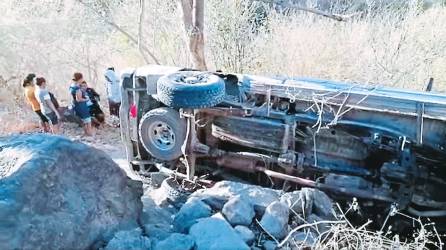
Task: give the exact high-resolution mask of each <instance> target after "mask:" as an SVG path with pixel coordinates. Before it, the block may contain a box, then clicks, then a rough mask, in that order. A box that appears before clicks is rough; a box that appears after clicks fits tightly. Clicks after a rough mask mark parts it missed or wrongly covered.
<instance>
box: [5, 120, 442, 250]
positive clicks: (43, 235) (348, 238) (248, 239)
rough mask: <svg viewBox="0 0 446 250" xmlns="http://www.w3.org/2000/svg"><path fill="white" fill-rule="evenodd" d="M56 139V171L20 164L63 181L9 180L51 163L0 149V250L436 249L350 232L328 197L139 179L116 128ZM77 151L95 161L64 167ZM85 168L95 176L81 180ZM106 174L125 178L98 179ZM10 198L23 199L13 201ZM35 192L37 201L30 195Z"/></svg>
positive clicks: (159, 177) (76, 130) (40, 176)
mask: <svg viewBox="0 0 446 250" xmlns="http://www.w3.org/2000/svg"><path fill="white" fill-rule="evenodd" d="M4 117H5V116H3V117H2V118H4ZM4 124H6V123H3V125H4ZM8 124H9V125H8V126H9V127H8V128H9V129H10V130H8V131H7V130H2V133H3V134H11V133H28V132H35V133H37V132H38V127H37V126H36V125H37V124H36V123H35V122H34V123H32V122H22V123H20V125H18V126H11V124H12V125H13V123H11V122H10V123H8ZM11 128H13V129H15V130H11ZM63 131H64V132H63V137H64V138H65V139H63V140H64V141H65V142H64V144H63V145H64V147H54V145H52V144H51V145H49V146H47V151H48V152H50V151H54V150H56V151H57V150H59V151H57V152H59V153H58V154H57V155H58V157H62V158H58V161H57V162H59V164H56V163H57V162H53V164H49V165H48V164H46V165H45V164H44V165H39V164H28V165H26V164H25V165H26V166H30V165H32V166H37V167H39V166H40V167H42V166H43V167H44V168H45V169H46V167H48V166H50V167H51V168H52V169H64V168H68V169H70V171H71V172H68V173H67V172H64V171H60V172H54V171H49V172H47V171H46V170H45V171H40V170H39V171H35V172H32V171H31V172H30V173H26V171H25V174H22V177H20V178H23V179H20V180H18V179H12V180H11V179H10V177H11V176H15V175H14V174H11V173H16V172H19V171H18V170H19V169H21V168H22V167H23V166H25V165H23V162H41V161H47V160H48V159H47V158H45V157H44V158H37V159H35V158H33V157H29V155H32V154H29V153H30V152H37V151H33V150H36V149H32V148H33V147H31V149H32V150H31V151H29V149H23V148H22V151H20V150H19V151H17V152H19V153H18V154H16V153H17V152H16V151H11V152H13V154H16V155H15V156H14V157H12V158H11V152H7V151H5V150H3V152H2V150H0V163H1V164H0V217H1V218H7V219H6V220H5V219H3V220H0V242H2V243H3V245H1V244H2V243H0V248H1V249H14V248H17V249H57V248H65V249H85V248H92V249H107V250H113V249H117V250H118V249H135V250H136V249H179V250H187V249H197V250H202V249H203V250H204V249H310V248H312V249H326V248H332V249H341V248H344V249H356V248H367V249H368V248H375V249H384V248H387V249H394V248H395V247H396V248H398V249H414V248H416V249H423V248H425V247H426V246H428V245H429V244H431V246H433V245H434V244H437V243H438V244H441V241H439V242H432V241H431V240H430V239H432V238H435V237H436V236H435V235H433V234H432V232H428V231H422V232H420V233H419V234H417V235H414V237H415V241H414V242H410V243H407V242H400V241H399V239H398V238H388V237H387V236H386V235H383V232H371V231H368V230H367V227H366V225H364V226H353V225H351V224H350V223H349V222H348V221H346V220H345V217H344V216H343V214H342V211H340V210H339V209H337V207H336V205H335V204H334V203H333V202H332V201H331V200H330V198H329V197H328V196H327V195H326V194H324V193H323V192H321V191H318V190H314V189H308V188H302V189H301V190H298V191H294V192H288V193H285V192H282V191H280V190H273V189H269V188H263V187H259V186H255V185H249V184H243V183H238V182H231V181H221V182H217V183H214V184H213V185H212V187H208V188H206V187H204V186H199V185H196V184H191V183H188V182H185V181H182V180H180V179H176V178H174V177H172V176H165V175H163V174H161V173H152V174H149V175H148V176H145V177H144V178H142V177H140V176H138V175H135V174H134V173H133V172H131V171H130V170H129V168H128V165H127V163H126V160H125V151H124V147H123V145H122V143H121V141H120V134H119V129H118V128H115V127H113V126H109V125H106V126H104V127H103V128H101V129H100V130H98V132H97V135H96V137H95V138H85V137H83V136H82V129H81V128H80V127H78V125H76V124H73V123H65V124H64V129H63ZM35 136H41V135H38V134H37V135H36V134H34V135H32V134H25V135H23V136H21V137H17V138H21V139H20V140H22V141H28V142H30V143H40V141H41V140H40V139H33V138H35ZM1 141H2V138H1V137H0V142H1ZM69 142H71V143H69ZM72 142H74V143H72ZM78 142H81V143H82V144H81V143H78ZM12 144H13V145H16V144H15V143H12ZM19 144H20V143H19ZM85 144H86V145H88V146H91V148H93V149H90V150H88V147H85ZM39 145H40V144H39ZM82 145H84V146H82ZM79 148H83V149H84V150H82V152H90V153H93V155H94V156H93V160H92V161H87V162H84V161H82V160H78V161H75V162H71V163H67V162H66V161H65V160H64V159H69V158H70V157H71V154H73V153H74V152H77V151H79ZM96 149H100V150H101V151H103V152H105V153H106V155H108V156H109V157H110V158H111V159H110V158H108V157H107V156H105V155H104V154H103V153H101V151H96ZM23 150H24V151H23ZM76 150H77V151H76ZM5 152H6V154H5ZM45 152H46V151H45ZM2 154H3V155H2ZM25 156H26V157H25ZM2 157H3V158H2ZM23 157H24V158H23ZM103 157H106V158H107V159H105V158H103ZM86 158H89V157H86ZM11 159H12V160H11ZM20 159H22V160H20ZM80 159H83V158H82V157H81V158H80ZM94 159H96V160H94ZM98 159H99V160H98ZM2 160H3V161H6V160H7V162H8V163H7V164H4V163H3V162H1V161H2ZM70 164H71V165H70ZM89 164H90V165H91V164H92V165H93V166H92V168H87V170H85V171H84V170H83V169H84V166H85V165H89ZM73 166H76V167H73ZM104 166H107V168H111V169H120V170H124V171H123V172H122V171H121V172H122V173H125V174H120V171H111V173H114V174H110V173H109V171H110V170H107V171H106V172H104V168H103V167H104ZM28 170H29V169H28ZM76 170H77V171H76ZM45 173H47V174H45ZM54 173H57V174H54ZM30 176H33V177H32V180H33V181H34V182H33V183H34V184H32V185H16V184H17V183H28V184H29V183H30V182H28V181H27V180H26V178H29V177H30ZM128 177H130V178H131V179H133V180H136V183H139V185H140V186H138V185H136V184H132V183H134V182H133V181H130V179H129V178H128ZM72 179H75V180H76V182H72V181H71V180H72ZM91 180H95V181H91ZM86 182H87V183H89V184H85V183H86ZM54 183H56V184H57V185H56V186H54V185H55V184H54ZM118 183H121V184H118ZM78 186H80V187H81V188H79V187H78ZM8 190H9V191H8ZM11 190H15V191H13V192H16V193H18V194H20V196H11V193H10V191H11ZM60 190H63V191H64V192H60ZM101 190H102V191H101ZM36 191H39V192H37V193H38V194H44V195H41V196H37V195H35V194H37V193H36ZM11 192H12V191H11ZM123 194H124V195H123ZM135 195H137V196H138V198H137V199H135V197H134V196H135ZM11 197H13V198H16V199H17V200H11ZM20 197H23V198H20ZM30 197H33V199H30ZM36 197H37V198H38V197H41V199H40V198H39V199H37V198H36ZM31 200H32V201H34V202H30V201H31ZM14 204H15V205H17V204H20V205H19V207H20V208H21V210H20V211H22V213H17V210H14V209H16V208H14V209H13V207H11V206H13V205H14ZM15 205H14V206H15ZM61 208H63V209H62V210H60V209H61ZM124 208H127V209H124ZM123 209H124V210H125V211H124V210H123ZM55 211H56V212H55ZM128 211H134V212H132V213H128ZM335 211H336V212H335ZM26 221H29V222H26ZM23 225H25V226H23ZM30 225H31V226H30ZM105 228H109V229H108V230H105ZM83 232H91V233H89V234H85V233H83ZM23 233H25V234H23ZM21 235H26V236H27V237H28V238H26V237H25V238H20V237H19V236H21ZM29 237H31V238H29ZM11 242H12V243H11ZM24 242H25V243H26V244H25V243H24ZM28 243H29V244H28ZM44 243H45V244H46V245H45V244H44ZM56 243H57V244H56ZM14 244H15V245H14ZM48 244H50V245H48ZM51 244H56V245H51ZM63 244H65V245H63ZM438 244H437V246H439V245H438ZM434 246H435V245H434Z"/></svg>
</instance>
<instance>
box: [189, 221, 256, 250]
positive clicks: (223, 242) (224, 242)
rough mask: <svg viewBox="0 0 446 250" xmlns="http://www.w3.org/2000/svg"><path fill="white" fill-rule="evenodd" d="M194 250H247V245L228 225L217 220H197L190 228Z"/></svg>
mask: <svg viewBox="0 0 446 250" xmlns="http://www.w3.org/2000/svg"><path fill="white" fill-rule="evenodd" d="M189 234H190V235H191V236H193V237H194V239H195V246H196V248H195V249H196V250H211V249H215V250H216V249H219V250H249V247H248V245H246V243H245V242H244V241H243V240H242V238H241V237H240V236H239V235H238V234H237V232H235V230H234V229H233V228H232V227H231V225H230V224H229V223H227V222H226V221H224V220H221V219H217V218H205V219H201V220H199V221H198V222H197V223H196V224H195V225H193V226H192V227H191V228H190V232H189Z"/></svg>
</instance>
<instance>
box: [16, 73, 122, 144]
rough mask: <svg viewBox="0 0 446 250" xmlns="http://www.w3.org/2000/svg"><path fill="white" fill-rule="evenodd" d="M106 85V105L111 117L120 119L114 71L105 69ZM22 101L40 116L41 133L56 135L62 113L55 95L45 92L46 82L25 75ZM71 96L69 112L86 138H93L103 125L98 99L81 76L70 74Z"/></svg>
mask: <svg viewBox="0 0 446 250" xmlns="http://www.w3.org/2000/svg"><path fill="white" fill-rule="evenodd" d="M105 79H106V82H107V88H106V89H107V95H108V101H109V108H110V115H112V116H119V107H120V103H121V101H120V100H121V96H120V95H121V94H120V85H119V78H118V77H117V76H116V74H115V72H114V69H113V68H108V69H107V71H106V73H105ZM23 87H24V89H25V97H26V99H27V101H28V103H29V104H30V105H31V108H32V109H33V111H34V112H35V113H36V114H37V115H38V116H39V119H40V123H41V127H42V128H43V131H44V132H49V133H56V134H57V133H59V132H60V123H61V117H62V115H61V112H60V111H59V103H58V102H57V99H56V98H55V97H54V95H53V94H52V93H51V92H49V91H48V90H47V88H46V87H47V86H46V80H45V78H43V77H36V75H35V74H28V76H27V77H26V78H25V80H24V81H23ZM69 92H70V96H71V105H70V108H71V109H72V110H74V114H75V115H76V116H77V117H78V118H79V119H80V120H81V121H82V125H83V128H84V132H85V135H86V136H94V134H95V128H97V127H99V126H100V125H101V124H103V123H104V122H105V114H104V112H103V111H102V109H101V106H100V104H99V102H100V95H99V94H98V93H97V92H96V91H95V90H94V89H93V88H90V87H89V86H88V84H87V83H86V81H85V80H84V77H83V75H82V73H79V72H76V73H74V74H73V78H72V83H71V84H70V87H69Z"/></svg>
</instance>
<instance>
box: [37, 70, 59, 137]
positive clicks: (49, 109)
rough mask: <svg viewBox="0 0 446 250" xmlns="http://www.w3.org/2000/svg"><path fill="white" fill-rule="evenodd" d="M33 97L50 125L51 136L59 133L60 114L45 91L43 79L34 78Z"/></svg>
mask: <svg viewBox="0 0 446 250" xmlns="http://www.w3.org/2000/svg"><path fill="white" fill-rule="evenodd" d="M34 93H35V96H36V99H37V101H38V102H39V104H40V110H41V111H42V113H43V115H45V116H46V117H47V119H48V121H49V122H50V124H51V132H52V133H53V134H58V133H59V122H60V114H59V111H58V110H57V108H56V106H54V103H53V101H52V100H51V96H50V93H49V92H48V90H47V89H46V80H45V78H43V77H37V78H36V89H35V92H34Z"/></svg>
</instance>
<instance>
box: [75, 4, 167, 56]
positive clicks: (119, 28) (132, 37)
mask: <svg viewBox="0 0 446 250" xmlns="http://www.w3.org/2000/svg"><path fill="white" fill-rule="evenodd" d="M77 1H78V2H79V3H81V4H82V5H84V6H85V7H87V8H89V9H91V10H93V11H94V12H95V13H96V14H97V15H98V16H99V17H101V18H102V19H103V21H104V22H106V23H107V24H108V25H110V26H112V27H113V28H115V29H116V30H117V31H119V32H120V33H121V34H123V35H124V36H126V37H127V38H128V39H129V40H130V41H132V42H133V43H135V44H136V45H138V39H137V38H135V37H134V36H133V35H131V34H130V33H128V32H127V31H125V30H124V29H123V28H121V27H120V26H119V25H118V24H116V23H115V22H112V21H110V20H108V19H106V18H103V16H102V15H101V13H98V11H97V10H95V9H94V8H93V7H92V6H90V5H89V4H87V3H85V2H84V1H82V0H77ZM141 50H142V51H144V52H145V53H147V54H148V55H149V56H150V57H151V58H152V60H153V61H154V62H155V63H156V64H160V62H159V60H158V59H157V58H156V57H155V55H154V54H153V53H152V52H151V51H150V50H149V49H148V48H147V47H146V46H145V45H144V44H142V43H141ZM141 54H142V55H143V57H144V53H141Z"/></svg>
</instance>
